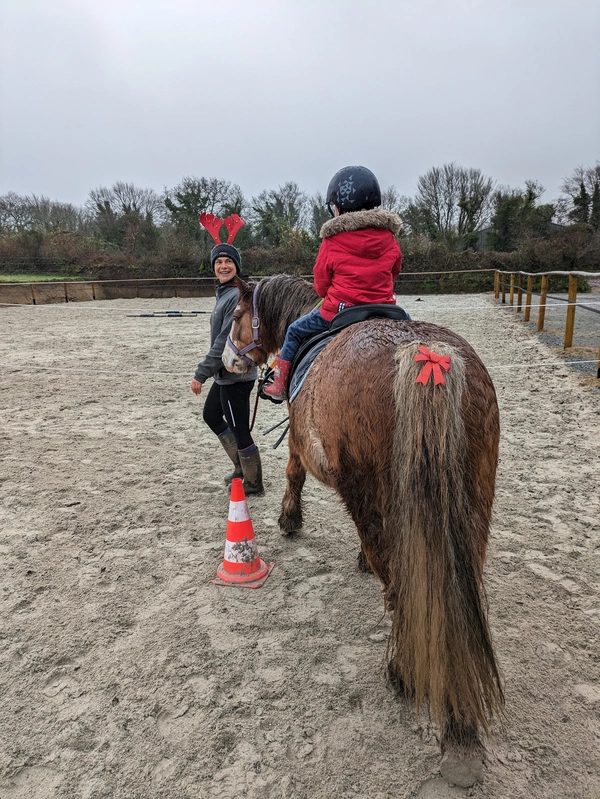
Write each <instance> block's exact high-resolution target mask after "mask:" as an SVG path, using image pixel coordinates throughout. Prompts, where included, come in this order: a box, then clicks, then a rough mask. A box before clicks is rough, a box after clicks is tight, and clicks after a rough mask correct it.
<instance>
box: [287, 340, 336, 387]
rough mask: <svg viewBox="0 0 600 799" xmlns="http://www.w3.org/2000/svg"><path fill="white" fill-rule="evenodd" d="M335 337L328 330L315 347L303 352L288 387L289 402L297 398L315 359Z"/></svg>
mask: <svg viewBox="0 0 600 799" xmlns="http://www.w3.org/2000/svg"><path fill="white" fill-rule="evenodd" d="M333 338H335V336H334V335H332V334H331V333H330V332H329V331H327V335H326V336H324V337H323V338H321V339H320V340H319V341H317V343H316V344H315V346H314V347H311V348H310V349H309V350H308V352H306V354H304V355H302V354H301V355H302V357H301V360H300V361H299V362H298V364H297V366H296V365H295V368H294V374H293V375H292V377H291V380H290V386H289V389H288V401H289V402H293V401H294V400H295V399H296V396H297V395H298V392H299V391H300V389H301V388H302V384H303V383H304V381H305V379H306V375H307V374H308V372H309V370H310V367H311V366H312V365H313V361H314V360H315V358H316V357H317V355H318V354H319V353H320V352H322V351H323V350H324V349H325V347H326V346H327V345H328V344H329V342H330V341H331V340H332V339H333Z"/></svg>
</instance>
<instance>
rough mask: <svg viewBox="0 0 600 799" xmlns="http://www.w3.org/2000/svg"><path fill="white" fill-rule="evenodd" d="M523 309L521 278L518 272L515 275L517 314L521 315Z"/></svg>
mask: <svg viewBox="0 0 600 799" xmlns="http://www.w3.org/2000/svg"><path fill="white" fill-rule="evenodd" d="M522 307H523V276H522V275H521V273H520V272H519V274H518V275H517V313H521V308H522Z"/></svg>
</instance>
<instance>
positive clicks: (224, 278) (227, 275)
mask: <svg viewBox="0 0 600 799" xmlns="http://www.w3.org/2000/svg"><path fill="white" fill-rule="evenodd" d="M214 269H215V275H216V277H217V280H218V281H219V283H229V281H230V280H233V278H234V277H235V276H236V274H237V271H236V268H235V262H234V261H233V260H232V259H231V258H228V257H227V256H225V255H220V256H219V257H218V258H217V259H216V260H215V266H214Z"/></svg>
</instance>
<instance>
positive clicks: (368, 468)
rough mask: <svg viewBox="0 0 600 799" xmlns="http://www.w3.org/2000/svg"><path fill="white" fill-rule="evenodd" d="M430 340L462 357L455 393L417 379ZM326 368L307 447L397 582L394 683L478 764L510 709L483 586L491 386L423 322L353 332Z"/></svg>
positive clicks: (381, 573) (388, 591)
mask: <svg viewBox="0 0 600 799" xmlns="http://www.w3.org/2000/svg"><path fill="white" fill-rule="evenodd" d="M420 345H425V346H426V347H427V348H428V349H429V350H431V351H433V352H435V353H437V354H439V355H448V356H450V369H449V371H448V372H444V373H443V376H444V383H443V384H439V385H434V381H433V379H430V380H429V381H428V382H427V384H425V385H423V384H422V383H417V382H416V380H417V377H418V376H419V373H420V371H421V364H420V363H419V362H417V361H415V355H416V354H417V351H418V348H419V346H420ZM315 367H318V368H315V370H314V372H315V373H314V374H313V376H312V379H311V380H310V383H309V384H308V385H306V387H305V389H304V390H303V392H301V395H300V397H299V398H298V400H296V402H295V403H294V404H293V405H292V413H293V416H295V417H296V422H295V427H296V430H298V431H299V430H300V429H302V428H303V429H304V431H305V432H304V433H299V434H298V435H299V440H298V441H297V444H298V445H299V449H297V452H299V453H300V456H301V457H302V460H303V462H304V465H305V467H306V468H308V469H309V470H310V471H312V472H313V473H315V475H316V476H317V477H318V478H319V479H322V480H324V481H325V482H327V483H328V484H330V485H332V486H334V487H335V488H336V489H337V490H338V492H339V493H340V495H341V496H342V499H343V500H344V503H345V504H346V506H347V508H348V510H349V512H350V514H351V515H352V518H353V520H354V522H355V524H356V526H357V529H358V532H359V535H360V538H361V543H362V548H363V551H364V554H365V556H366V559H367V561H368V563H369V565H370V567H371V568H372V570H373V571H374V573H375V574H376V575H377V576H378V577H379V578H380V579H381V581H382V582H383V584H384V589H385V597H386V603H387V606H388V608H389V610H390V611H391V612H392V618H393V627H392V634H391V637H390V640H389V645H388V657H389V671H390V675H391V677H392V679H393V681H394V682H395V684H396V685H398V686H400V687H401V688H402V690H403V691H404V692H405V693H406V694H407V695H409V696H411V697H413V698H414V700H415V702H416V704H417V707H418V706H420V705H421V704H422V703H424V702H425V701H427V702H428V705H429V709H430V713H431V715H432V717H433V719H434V720H435V721H436V722H437V723H438V725H439V727H440V731H441V738H442V748H448V749H451V750H452V751H454V752H457V753H458V755H459V756H461V757H463V756H465V757H469V756H472V755H478V754H479V751H480V749H481V743H480V739H479V734H478V730H479V729H480V728H482V729H483V730H487V729H488V725H489V722H490V719H491V718H492V717H493V716H494V715H495V714H496V713H498V712H499V711H500V710H501V707H502V704H503V695H502V688H501V682H500V678H499V674H498V669H497V666H496V661H495V657H494V652H493V648H492V643H491V638H490V632H489V627H488V623H487V619H486V602H485V595H484V591H483V586H482V571H483V563H484V559H485V551H486V544H487V537H488V532H489V525H490V517H491V511H492V502H493V497H494V482H495V472H496V462H497V455H498V439H499V423H498V406H497V402H496V395H495V391H494V388H493V385H492V382H491V380H490V378H489V376H488V374H487V372H486V370H485V367H484V366H483V364H482V363H481V361H480V360H479V358H478V357H477V355H476V354H475V352H474V351H473V350H472V348H471V347H470V346H469V345H468V344H467V343H466V342H465V341H464V340H463V339H462V338H460V337H459V336H457V335H456V334H454V333H452V332H451V331H449V330H446V329H444V328H440V327H437V326H435V325H429V324H426V323H416V322H410V323H402V322H388V321H382V320H379V321H375V322H367V323H363V324H360V325H356V326H354V327H353V328H349V329H348V330H346V331H344V332H343V333H342V334H340V336H338V338H337V339H336V340H335V341H334V342H333V344H331V345H330V346H329V347H328V348H327V350H326V351H325V352H324V353H323V354H322V355H321V356H320V357H319V360H318V361H317V362H316V363H315ZM309 377H310V376H309ZM302 393H304V394H305V396H304V397H302ZM294 405H296V407H295V408H294ZM300 417H304V418H303V419H301V418H300ZM293 426H294V425H293ZM317 441H318V442H319V443H318V445H317ZM290 447H291V448H292V441H291V440H290ZM319 447H321V448H322V449H320V450H319ZM294 449H296V447H294ZM317 450H319V458H320V461H321V463H320V464H317V463H316V462H314V463H311V461H312V460H314V458H313V456H314V453H315V452H316V451H317ZM311 452H312V454H313V456H311ZM290 454H291V455H292V451H291V452H290ZM323 464H326V468H325V467H324V466H323ZM319 471H320V472H321V473H318V472H319Z"/></svg>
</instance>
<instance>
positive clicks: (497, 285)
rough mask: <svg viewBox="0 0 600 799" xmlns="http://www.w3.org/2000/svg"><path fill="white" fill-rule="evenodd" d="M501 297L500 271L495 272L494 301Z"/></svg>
mask: <svg viewBox="0 0 600 799" xmlns="http://www.w3.org/2000/svg"><path fill="white" fill-rule="evenodd" d="M499 297H500V272H499V270H498V269H496V271H495V272H494V299H496V300H497V299H499Z"/></svg>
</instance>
